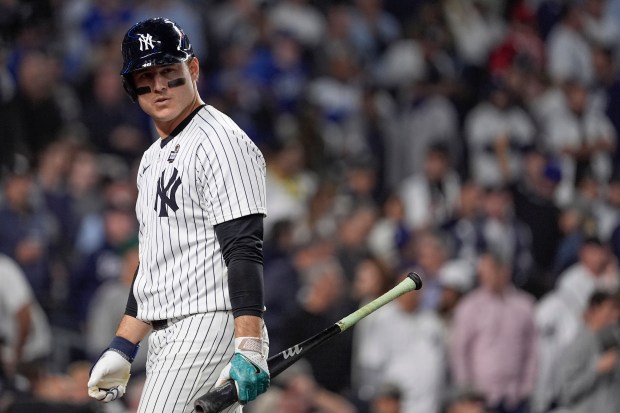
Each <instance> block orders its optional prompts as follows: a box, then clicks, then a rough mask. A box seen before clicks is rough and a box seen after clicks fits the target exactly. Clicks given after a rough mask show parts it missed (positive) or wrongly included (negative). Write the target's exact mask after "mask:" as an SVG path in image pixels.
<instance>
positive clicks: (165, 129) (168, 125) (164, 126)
mask: <svg viewBox="0 0 620 413" xmlns="http://www.w3.org/2000/svg"><path fill="white" fill-rule="evenodd" d="M204 104H205V103H204V102H203V100H202V99H201V98H200V96H198V95H196V97H195V98H194V100H193V101H192V103H191V104H190V105H188V106H187V107H186V108H185V109H184V110H183V111H182V112H181V113H179V116H177V117H176V118H174V119H173V120H170V121H166V122H162V121H157V120H155V129H156V130H157V134H158V135H159V137H160V139H166V138H167V137H168V136H170V134H171V133H172V131H174V129H175V128H176V127H177V126H179V124H180V123H181V122H183V121H184V120H185V119H186V118H187V117H188V116H189V115H191V114H192V113H193V112H194V110H196V109H197V108H198V107H200V106H202V105H204Z"/></svg>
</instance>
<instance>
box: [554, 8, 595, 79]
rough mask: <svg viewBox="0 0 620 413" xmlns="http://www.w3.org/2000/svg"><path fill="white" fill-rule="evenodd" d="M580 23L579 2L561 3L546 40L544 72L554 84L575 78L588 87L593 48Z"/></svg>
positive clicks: (591, 76)
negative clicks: (545, 71) (557, 15)
mask: <svg viewBox="0 0 620 413" xmlns="http://www.w3.org/2000/svg"><path fill="white" fill-rule="evenodd" d="M583 25H584V23H583V16H582V15H581V12H580V10H579V5H577V4H576V3H574V2H566V3H564V4H562V6H561V12H560V15H559V21H558V23H557V24H556V25H555V26H554V27H553V28H552V29H551V32H550V33H549V37H548V38H547V39H546V44H547V71H548V73H549V75H550V76H551V79H553V81H554V82H555V83H556V84H561V83H563V82H565V81H566V80H569V79H575V80H577V81H578V82H580V83H582V84H584V85H586V86H588V85H590V84H591V83H592V81H593V79H594V69H593V66H592V50H591V48H590V45H589V44H588V42H587V41H586V39H585V37H584V27H583Z"/></svg>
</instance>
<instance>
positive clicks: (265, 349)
mask: <svg viewBox="0 0 620 413" xmlns="http://www.w3.org/2000/svg"><path fill="white" fill-rule="evenodd" d="M268 354H269V342H268V341H266V340H262V339H260V338H257V337H237V338H235V354H234V355H233V357H232V359H231V360H230V363H228V364H227V365H226V367H224V370H222V373H220V377H219V378H218V380H217V382H216V383H215V385H216V386H220V385H222V384H224V383H225V382H226V381H228V380H230V379H232V380H234V381H235V386H236V387H237V395H238V397H239V403H241V404H246V403H247V402H249V401H252V400H254V399H255V398H256V397H258V395H259V394H262V393H264V392H265V391H266V390H267V388H268V387H269V367H268V366H267V355H268Z"/></svg>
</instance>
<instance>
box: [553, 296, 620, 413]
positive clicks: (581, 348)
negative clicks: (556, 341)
mask: <svg viewBox="0 0 620 413" xmlns="http://www.w3.org/2000/svg"><path fill="white" fill-rule="evenodd" d="M618 315H619V309H618V298H617V297H616V296H615V295H611V294H609V293H599V292H595V293H593V294H592V295H591V296H590V298H589V301H588V304H587V307H586V309H585V311H584V315H583V320H584V322H583V323H582V325H581V326H580V329H579V332H578V334H577V335H576V336H575V339H574V340H573V341H572V342H571V343H570V344H568V346H567V347H566V350H565V351H564V352H563V354H562V356H561V360H562V361H561V371H560V380H559V383H560V405H561V406H565V407H567V408H568V409H570V411H571V412H597V413H605V412H610V413H611V412H617V411H618V409H620V396H619V394H618V386H619V385H620V361H619V353H618V344H617V343H615V345H614V346H613V347H611V348H609V347H606V346H604V345H603V343H602V341H601V338H600V336H599V333H600V332H601V330H603V329H604V328H606V327H609V326H611V325H616V326H617V324H618Z"/></svg>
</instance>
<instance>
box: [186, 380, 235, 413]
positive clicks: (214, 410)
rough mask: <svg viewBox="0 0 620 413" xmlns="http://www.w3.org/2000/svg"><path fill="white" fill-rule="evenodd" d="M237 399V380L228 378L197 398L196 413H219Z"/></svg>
mask: <svg viewBox="0 0 620 413" xmlns="http://www.w3.org/2000/svg"><path fill="white" fill-rule="evenodd" d="M237 400H239V399H238V398H237V387H236V386H235V382H234V381H233V380H228V381H227V382H226V383H224V384H222V385H221V386H218V387H214V388H213V389H211V390H210V391H209V392H208V393H206V394H205V395H204V396H202V397H199V398H198V399H196V400H195V401H194V409H196V413H219V412H221V411H222V410H224V409H225V408H227V407H228V406H230V405H232V404H233V403H234V402H236V401H237Z"/></svg>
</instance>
